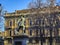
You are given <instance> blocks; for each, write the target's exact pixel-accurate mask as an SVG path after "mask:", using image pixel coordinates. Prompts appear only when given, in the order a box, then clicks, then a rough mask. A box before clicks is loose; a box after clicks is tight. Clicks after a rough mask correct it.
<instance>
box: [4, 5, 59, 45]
mask: <svg viewBox="0 0 60 45" xmlns="http://www.w3.org/2000/svg"><path fill="white" fill-rule="evenodd" d="M38 10H39V12H37V9H26V10H16V11H15V12H12V13H6V14H5V16H4V18H5V31H4V45H8V44H9V45H59V44H60V7H58V6H56V7H51V8H42V9H38ZM21 15H24V17H25V31H24V32H25V33H24V34H23V33H22V30H21V29H20V30H19V34H17V35H15V30H17V28H18V24H17V21H18V20H19V19H20V18H21Z"/></svg>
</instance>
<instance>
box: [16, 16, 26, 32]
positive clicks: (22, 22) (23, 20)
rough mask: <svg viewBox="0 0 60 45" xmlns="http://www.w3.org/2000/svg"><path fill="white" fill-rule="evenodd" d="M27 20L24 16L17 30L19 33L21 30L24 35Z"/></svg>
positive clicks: (19, 21)
mask: <svg viewBox="0 0 60 45" xmlns="http://www.w3.org/2000/svg"><path fill="white" fill-rule="evenodd" d="M24 23H25V18H24V16H21V18H20V19H19V20H18V22H17V24H18V28H17V29H16V30H17V31H18V32H19V30H20V29H21V30H22V31H23V33H25V32H24V31H25V24H24Z"/></svg>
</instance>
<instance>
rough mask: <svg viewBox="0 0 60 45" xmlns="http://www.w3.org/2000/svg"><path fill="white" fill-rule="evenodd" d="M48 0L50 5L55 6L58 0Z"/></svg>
mask: <svg viewBox="0 0 60 45" xmlns="http://www.w3.org/2000/svg"><path fill="white" fill-rule="evenodd" d="M46 1H47V3H48V5H49V6H50V7H53V6H55V4H56V0H46Z"/></svg>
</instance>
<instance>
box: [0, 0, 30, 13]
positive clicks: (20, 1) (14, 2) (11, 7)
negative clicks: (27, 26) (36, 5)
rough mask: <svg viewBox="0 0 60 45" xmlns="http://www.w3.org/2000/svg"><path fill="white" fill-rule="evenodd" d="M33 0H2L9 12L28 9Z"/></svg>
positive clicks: (0, 0)
mask: <svg viewBox="0 0 60 45" xmlns="http://www.w3.org/2000/svg"><path fill="white" fill-rule="evenodd" d="M30 1H31V0H0V3H1V4H2V5H3V8H4V9H5V10H7V11H8V12H13V11H15V10H22V9H26V8H27V6H28V3H29V2H30Z"/></svg>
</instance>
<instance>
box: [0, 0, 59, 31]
mask: <svg viewBox="0 0 60 45" xmlns="http://www.w3.org/2000/svg"><path fill="white" fill-rule="evenodd" d="M31 1H32V0H0V3H1V4H2V7H3V10H4V11H7V12H14V11H15V10H22V9H26V8H28V3H29V2H31ZM59 1H60V0H57V2H59ZM1 20H2V21H1ZM0 30H4V19H3V18H0Z"/></svg>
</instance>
